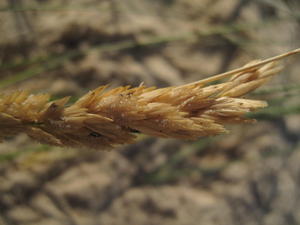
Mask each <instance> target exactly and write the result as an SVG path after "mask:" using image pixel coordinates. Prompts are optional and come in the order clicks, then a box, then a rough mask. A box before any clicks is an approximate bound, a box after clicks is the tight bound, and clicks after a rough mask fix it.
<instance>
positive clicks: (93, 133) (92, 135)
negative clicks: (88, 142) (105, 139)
mask: <svg viewBox="0 0 300 225" xmlns="http://www.w3.org/2000/svg"><path fill="white" fill-rule="evenodd" d="M89 136H90V137H101V136H102V135H101V134H99V133H97V132H94V131H93V132H91V133H89Z"/></svg>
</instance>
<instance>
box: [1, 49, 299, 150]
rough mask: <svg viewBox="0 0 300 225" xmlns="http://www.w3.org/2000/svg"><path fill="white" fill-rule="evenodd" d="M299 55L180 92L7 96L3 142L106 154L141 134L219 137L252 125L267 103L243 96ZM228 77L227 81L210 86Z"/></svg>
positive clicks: (253, 65)
mask: <svg viewBox="0 0 300 225" xmlns="http://www.w3.org/2000/svg"><path fill="white" fill-rule="evenodd" d="M298 52H299V50H296V51H293V52H289V53H286V54H283V55H280V56H277V57H273V58H270V59H267V60H264V61H256V62H252V63H250V64H247V65H246V66H244V67H242V68H239V69H236V70H233V71H230V72H227V73H224V74H220V75H217V76H214V77H211V78H208V79H204V80H201V81H198V82H195V83H191V84H187V85H182V86H177V87H167V88H161V89H156V88H154V87H150V88H147V87H145V86H144V85H140V86H139V87H136V88H131V87H129V86H127V87H119V88H115V89H112V90H106V88H107V87H106V86H101V87H99V88H97V89H96V90H94V91H90V92H89V93H87V94H86V95H84V96H83V97H81V98H80V99H79V100H78V101H77V102H76V103H74V104H73V105H71V106H66V103H67V102H68V97H66V98H63V99H60V100H56V101H51V102H49V98H50V96H49V95H48V94H38V95H32V94H29V93H28V92H25V91H17V92H13V93H11V94H3V95H2V96H1V97H0V138H1V139H3V138H5V137H8V136H13V135H16V134H18V133H20V132H25V133H26V134H27V135H28V136H30V137H32V138H33V139H35V140H37V141H40V142H41V143H47V144H50V145H58V146H70V147H89V148H97V149H104V148H107V147H112V146H114V145H117V144H125V143H132V142H134V140H135V137H136V133H137V132H140V133H144V134H148V135H153V136H158V137H164V138H179V139H197V138H199V137H204V136H211V135H217V134H221V133H224V132H226V129H225V128H224V124H228V123H244V122H249V121H250V122H251V121H253V120H249V119H247V118H245V117H244V116H245V114H246V113H247V112H250V111H254V110H256V109H259V108H262V107H265V106H266V105H267V104H266V102H264V101H259V100H249V99H245V98H241V97H242V96H244V95H245V94H247V93H249V92H251V91H252V90H254V89H256V88H257V87H259V86H261V85H262V84H264V83H265V82H267V81H268V80H269V79H270V78H271V77H272V76H274V75H275V74H277V73H278V72H279V71H280V70H281V68H282V67H281V66H280V65H279V64H278V62H277V60H279V59H281V58H283V57H286V56H288V55H291V54H295V53H298ZM227 77H230V79H229V80H228V81H226V82H223V83H220V84H214V85H209V83H210V82H212V81H217V80H220V79H223V78H227Z"/></svg>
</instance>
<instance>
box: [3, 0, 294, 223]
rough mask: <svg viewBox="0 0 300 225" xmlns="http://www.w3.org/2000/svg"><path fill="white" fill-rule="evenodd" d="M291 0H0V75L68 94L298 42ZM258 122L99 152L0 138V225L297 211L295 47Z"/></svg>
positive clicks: (184, 73)
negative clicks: (211, 133) (212, 134)
mask: <svg viewBox="0 0 300 225" xmlns="http://www.w3.org/2000/svg"><path fill="white" fill-rule="evenodd" d="M299 28H300V1H299V0H226V1H224V0H98V1H96V0H76V1H75V0H73V1H71V0H1V1H0V88H1V91H4V90H5V91H7V90H8V91H9V90H13V89H30V90H31V91H32V92H34V93H35V92H50V93H52V94H53V98H58V97H61V96H65V95H71V96H73V98H72V99H73V100H76V98H78V97H79V96H80V95H82V94H84V93H85V92H87V91H88V90H90V89H93V88H96V87H98V86H100V85H103V84H107V83H109V84H111V87H115V86H119V85H132V86H136V85H139V84H140V83H141V82H144V83H145V84H146V85H147V86H157V87H165V86H169V85H179V84H185V83H188V82H191V81H196V80H199V79H201V78H204V77H207V76H210V75H214V74H216V73H220V72H224V71H226V70H229V69H233V68H237V67H239V66H242V65H243V64H245V63H247V62H249V61H251V60H253V59H257V58H267V57H270V56H274V55H276V54H280V53H283V52H285V51H288V50H291V49H293V48H297V47H299V46H300V32H299V31H300V29H299ZM285 64H286V69H285V70H284V71H283V72H282V73H281V75H280V76H278V77H276V78H275V79H274V80H273V81H272V82H271V83H270V84H268V85H266V86H265V87H262V88H260V89H259V90H258V91H256V92H255V93H254V94H253V95H252V98H254V99H255V98H259V99H266V100H268V101H269V103H270V107H269V108H268V109H266V110H262V111H260V112H258V113H255V114H251V115H249V116H251V117H254V118H257V119H258V123H256V124H249V125H239V126H238V125H237V126H231V127H230V130H231V133H230V134H228V135H222V136H218V137H214V138H205V139H199V140H198V141H195V142H184V141H180V140H164V139H157V138H152V137H146V136H140V137H139V141H138V142H137V143H136V144H133V145H128V146H123V147H120V148H118V149H115V150H112V151H110V152H101V151H91V150H88V149H61V148H53V147H50V146H46V145H41V144H38V143H35V142H33V141H31V140H30V139H28V138H27V137H26V136H24V135H19V136H18V137H15V138H11V139H9V140H7V141H6V142H5V143H2V144H0V224H1V225H2V224H3V225H8V224H9V225H19V224H22V225H23V224H24V225H35V224H36V225H38V224H39V225H40V224H42V225H65V224H69V225H86V224H87V225H90V224H91V225H102V224H104V225H123V224H124V225H125V224H131V225H157V224H168V225H169V224H170V225H171V224H172V225H176V224H178V225H179V224H180V225H198V224H205V225H222V224H224V225H225V224H226V225H228V224H245V225H256V224H257V225H259V224H264V225H265V224H270V225H279V224H280V225H281V224H282V225H283V224H289V225H296V224H300V191H299V187H300V163H299V162H300V102H299V97H300V94H299V90H300V83H299V82H300V79H299V78H300V74H299V71H300V67H299V56H298V57H296V56H295V57H293V58H290V59H288V60H286V61H285Z"/></svg>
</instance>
